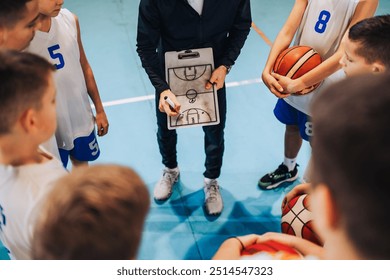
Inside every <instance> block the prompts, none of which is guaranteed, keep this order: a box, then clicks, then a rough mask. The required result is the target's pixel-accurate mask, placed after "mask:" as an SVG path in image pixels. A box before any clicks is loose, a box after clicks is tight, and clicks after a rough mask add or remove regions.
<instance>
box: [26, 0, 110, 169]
mask: <svg viewBox="0 0 390 280" xmlns="http://www.w3.org/2000/svg"><path fill="white" fill-rule="evenodd" d="M63 3H64V1H63V0H39V11H40V13H41V27H40V29H39V30H38V31H37V32H36V34H35V37H34V39H33V41H32V42H31V44H30V46H29V47H28V49H27V51H29V52H32V53H35V54H39V55H41V56H43V57H45V58H47V59H48V60H49V61H50V62H51V63H53V64H54V65H55V67H56V69H57V71H56V77H55V78H56V86H57V116H58V118H57V120H58V128H57V131H56V138H57V144H58V148H59V151H60V155H61V159H62V162H63V164H64V166H65V167H66V166H67V163H68V159H69V157H70V159H71V161H72V165H73V166H74V167H77V166H79V165H82V164H87V163H88V161H93V160H95V159H97V158H98V156H99V154H100V150H99V145H98V142H97V139H96V135H95V129H94V124H95V122H96V125H97V134H98V135H99V136H103V135H105V134H106V133H107V132H108V120H107V117H106V114H105V112H104V108H103V105H102V102H101V99H100V95H99V91H98V88H97V85H96V82H95V78H94V75H93V72H92V69H91V67H90V65H89V62H88V60H87V57H86V55H85V52H84V49H83V45H82V42H81V35H80V27H79V23H78V19H77V17H76V16H75V15H74V14H72V13H71V12H69V11H68V10H67V9H61V7H62V4H63ZM88 96H89V97H90V98H91V99H92V102H93V104H94V105H95V109H96V117H94V116H93V113H92V109H91V106H90V103H89V99H88Z"/></svg>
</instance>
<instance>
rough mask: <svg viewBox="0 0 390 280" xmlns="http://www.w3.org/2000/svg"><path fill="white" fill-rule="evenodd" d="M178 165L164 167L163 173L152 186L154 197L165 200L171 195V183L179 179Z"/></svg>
mask: <svg viewBox="0 0 390 280" xmlns="http://www.w3.org/2000/svg"><path fill="white" fill-rule="evenodd" d="M179 175H180V171H179V167H176V168H173V169H170V168H168V167H165V168H164V169H163V175H162V177H161V178H160V180H159V181H158V182H157V184H156V186H155V187H154V199H156V200H167V199H168V198H170V197H171V195H172V189H173V185H174V184H175V183H176V182H177V181H178V180H179Z"/></svg>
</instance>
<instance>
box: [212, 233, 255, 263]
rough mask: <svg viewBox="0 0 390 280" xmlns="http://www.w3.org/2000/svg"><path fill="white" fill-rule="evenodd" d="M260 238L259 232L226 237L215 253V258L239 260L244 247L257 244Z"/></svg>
mask: <svg viewBox="0 0 390 280" xmlns="http://www.w3.org/2000/svg"><path fill="white" fill-rule="evenodd" d="M258 238H259V235H257V234H249V235H244V236H237V237H232V238H229V239H226V240H225V241H224V242H223V243H222V244H221V246H220V247H219V248H218V250H217V252H216V253H215V254H214V256H213V260H238V259H239V258H240V257H241V251H242V249H244V248H246V247H248V246H249V245H252V244H255V243H256V240H257V239H258ZM240 241H241V242H240ZM243 246H244V248H243Z"/></svg>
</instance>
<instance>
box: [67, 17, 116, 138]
mask: <svg viewBox="0 0 390 280" xmlns="http://www.w3.org/2000/svg"><path fill="white" fill-rule="evenodd" d="M74 17H75V20H76V26H77V41H78V44H79V49H80V64H81V68H82V70H83V73H84V79H85V83H86V85H87V91H88V95H89V97H90V98H91V100H92V102H93V104H94V105H95V110H96V117H95V121H96V126H97V134H98V135H99V136H103V135H105V134H107V132H108V126H109V124H108V120H107V116H106V113H105V111H104V108H103V104H102V101H101V99H100V94H99V90H98V87H97V85H96V81H95V77H94V75H93V72H92V68H91V66H90V64H89V62H88V59H87V56H86V55H85V51H84V47H83V44H82V42H81V34H80V24H79V20H78V18H77V16H76V15H74Z"/></svg>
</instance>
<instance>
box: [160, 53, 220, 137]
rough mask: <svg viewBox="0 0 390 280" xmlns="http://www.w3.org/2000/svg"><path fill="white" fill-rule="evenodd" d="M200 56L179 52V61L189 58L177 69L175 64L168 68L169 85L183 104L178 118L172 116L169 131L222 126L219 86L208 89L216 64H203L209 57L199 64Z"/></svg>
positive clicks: (178, 64) (169, 119)
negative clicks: (218, 98) (217, 90)
mask: <svg viewBox="0 0 390 280" xmlns="http://www.w3.org/2000/svg"><path fill="white" fill-rule="evenodd" d="M200 54H202V53H200ZM200 54H199V52H193V51H191V52H190V51H186V52H184V53H182V54H180V53H179V55H178V53H176V54H175V58H176V59H177V60H178V61H180V60H181V59H185V61H180V62H179V63H177V64H176V65H177V66H176V67H172V65H171V67H167V68H166V74H167V81H168V84H169V86H170V88H171V91H172V92H173V93H174V94H175V95H176V98H177V101H178V102H179V103H180V105H181V109H180V114H179V115H178V116H174V117H173V116H169V117H168V128H169V129H176V128H181V127H189V126H204V125H215V124H218V123H219V112H218V100H217V92H216V90H215V86H213V87H211V88H210V89H208V90H207V89H206V88H205V86H206V83H207V82H208V80H209V79H210V77H211V73H212V71H213V65H212V63H199V62H205V60H204V57H205V56H203V60H202V61H199V58H201V55H200ZM183 57H184V58H183ZM207 60H210V58H208V59H207ZM171 61H172V60H171ZM211 61H212V59H211ZM183 62H184V63H185V64H186V65H183V64H184V63H183ZM180 64H181V65H180ZM191 64H192V65H191Z"/></svg>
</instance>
